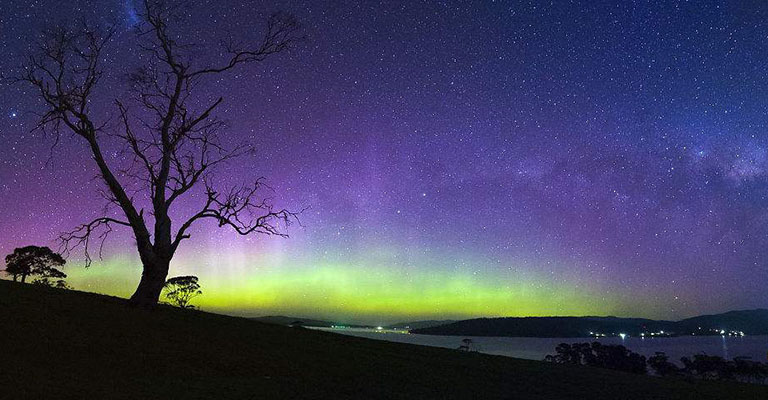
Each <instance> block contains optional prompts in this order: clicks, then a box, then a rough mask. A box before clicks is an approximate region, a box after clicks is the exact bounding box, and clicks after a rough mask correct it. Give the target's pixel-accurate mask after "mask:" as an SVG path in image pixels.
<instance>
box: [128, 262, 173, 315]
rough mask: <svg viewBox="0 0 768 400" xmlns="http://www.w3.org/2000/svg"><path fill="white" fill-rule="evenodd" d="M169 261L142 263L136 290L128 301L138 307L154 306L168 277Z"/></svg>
mask: <svg viewBox="0 0 768 400" xmlns="http://www.w3.org/2000/svg"><path fill="white" fill-rule="evenodd" d="M169 264H170V261H159V262H153V263H146V262H145V263H144V270H143V271H142V273H141V281H140V282H139V287H137V288H136V292H134V293H133V296H131V299H130V303H131V304H132V305H134V306H139V307H154V306H155V305H157V302H158V300H159V299H160V292H162V291H163V286H164V285H165V279H166V278H167V277H168V266H169Z"/></svg>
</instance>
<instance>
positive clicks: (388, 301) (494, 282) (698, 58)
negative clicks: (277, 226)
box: [0, 0, 768, 323]
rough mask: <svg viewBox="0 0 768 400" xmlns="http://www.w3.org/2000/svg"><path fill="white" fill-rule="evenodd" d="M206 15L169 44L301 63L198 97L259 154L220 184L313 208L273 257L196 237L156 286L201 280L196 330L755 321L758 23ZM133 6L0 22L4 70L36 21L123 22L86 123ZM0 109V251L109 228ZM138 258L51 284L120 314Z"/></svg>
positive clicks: (624, 10) (62, 151) (76, 270)
mask: <svg viewBox="0 0 768 400" xmlns="http://www.w3.org/2000/svg"><path fill="white" fill-rule="evenodd" d="M198 3H199V6H196V7H193V8H191V9H190V10H189V11H188V13H189V15H190V16H189V19H188V21H187V23H186V24H185V26H184V27H183V28H181V29H179V30H178V32H179V33H180V34H182V35H183V36H182V37H184V38H185V41H189V42H193V43H197V44H198V47H199V57H200V59H202V60H213V59H217V56H219V55H220V54H219V52H218V50H217V47H216V44H217V43H218V40H219V39H220V38H221V37H222V35H226V34H227V33H231V34H233V35H235V36H236V37H239V38H257V37H258V33H259V29H260V28H261V27H263V24H261V22H262V21H263V20H264V17H265V16H266V15H268V14H269V13H270V12H272V11H275V10H284V11H288V12H291V13H293V14H295V15H296V16H297V17H298V18H299V20H300V22H301V23H302V25H303V29H304V33H305V34H306V36H307V39H306V40H305V41H304V42H303V43H301V44H300V45H299V46H298V47H297V48H296V49H294V50H292V51H291V52H290V53H283V54H279V55H277V56H275V57H274V58H271V59H269V60H268V61H266V62H264V63H262V64H259V65H249V66H246V67H245V68H241V69H240V70H238V71H236V72H234V73H231V74H226V75H222V76H221V77H220V78H221V79H220V80H219V81H214V82H210V83H209V84H207V85H203V86H201V87H200V89H199V91H198V94H199V95H200V104H201V105H202V104H205V101H206V100H207V99H208V98H210V97H212V96H219V95H222V96H224V97H225V103H224V105H223V106H222V108H221V109H220V113H219V116H220V117H221V118H223V119H224V120H226V121H227V122H228V124H229V128H228V129H227V130H226V131H225V135H228V137H231V138H235V139H248V140H250V141H251V142H253V143H254V144H256V145H257V148H258V150H259V151H258V153H257V155H256V156H254V157H251V158H249V159H245V160H241V161H239V162H235V163H232V164H230V165H227V166H226V167H225V168H222V169H221V170H220V171H219V174H220V176H222V178H223V179H226V180H227V181H228V182H232V183H238V182H250V181H252V180H253V179H254V178H255V177H258V176H261V175H263V176H266V177H267V178H268V180H269V183H270V184H271V185H272V186H273V187H274V188H275V190H276V193H275V203H276V204H278V205H280V206H287V207H292V208H293V209H300V208H302V207H305V206H309V207H311V208H310V209H309V210H308V211H306V212H305V213H304V214H303V215H302V224H303V225H304V226H303V227H299V226H296V225H294V226H292V227H290V229H289V231H288V233H289V234H290V235H291V237H290V238H289V239H281V238H273V237H257V236H252V237H247V238H243V237H239V236H237V235H236V234H234V233H232V232H230V231H228V230H225V229H218V228H217V227H216V226H215V224H214V223H212V222H205V223H203V224H202V225H198V226H197V228H196V230H194V231H193V232H192V239H191V240H189V241H186V242H184V244H183V245H182V248H181V250H180V253H179V254H178V255H177V257H176V259H175V260H174V263H173V264H172V270H171V275H182V274H194V275H197V276H199V277H200V282H201V284H202V286H203V291H204V295H203V296H201V297H200V298H199V299H198V300H197V301H196V302H197V304H199V305H201V306H202V308H203V309H204V310H208V311H218V312H226V313H231V314H238V315H267V314H277V313H280V314H288V315H299V316H305V317H320V318H333V319H336V320H343V321H358V322H369V323H384V322H394V320H408V319H419V318H449V317H450V318H461V317H476V316H523V315H587V314H589V315H595V314H597V315H618V316H638V317H653V318H670V319H677V318H683V317H688V316H692V315H696V314H700V313H710V312H722V311H727V310H730V309H744V308H756V307H768V290H766V288H768V208H767V207H766V206H768V198H767V197H766V196H768V185H767V184H768V134H767V133H766V129H767V128H768V127H767V125H766V123H768V112H767V111H768V107H767V106H768V79H766V78H767V77H768V3H765V2H761V1H751V2H750V1H744V2H717V1H715V2H711V1H695V2H682V1H681V2H657V1H635V2H629V1H620V2H619V1H617V2H604V1H585V2H577V1H571V2H567V1H555V2H552V3H550V2H500V1H496V2H440V3H438V2H432V1H424V2H418V1H403V2H372V1H361V2H349V3H347V4H343V3H342V2H329V3H328V4H322V3H323V2H319V1H311V2H307V3H305V4H300V3H297V2H290V3H286V4H278V3H274V2H266V3H260V2H250V1H223V0H222V1H207V2H198ZM612 3H613V4H612ZM615 3H619V4H615ZM661 3H665V4H661ZM737 3H738V4H737ZM137 5H138V4H133V2H132V1H131V0H124V1H118V0H103V1H92V2H88V1H80V0H77V1H71V2H60V1H53V0H46V1H31V2H28V1H21V0H12V1H10V2H3V7H2V8H0V54H2V55H3V57H2V58H1V59H0V69H2V70H4V71H10V70H11V69H12V68H14V67H16V66H18V65H19V63H20V58H19V56H20V55H21V54H23V53H24V52H25V51H26V50H27V48H28V46H29V43H31V42H32V41H33V39H34V37H35V35H36V32H37V31H38V30H39V29H40V28H41V27H42V26H43V25H44V24H46V23H51V22H55V21H60V20H61V19H62V18H73V17H76V16H79V15H84V16H85V17H86V18H88V19H90V20H95V21H99V22H101V23H116V24H118V26H119V29H118V34H117V35H116V36H115V38H114V39H113V43H112V44H111V46H110V48H109V50H108V54H107V55H106V57H107V59H106V62H107V64H108V73H107V75H106V76H105V78H104V80H103V82H102V86H101V89H100V91H99V92H98V94H97V96H98V99H100V101H98V102H97V103H98V104H94V108H95V109H96V110H99V112H100V115H103V116H104V117H105V118H106V116H108V115H109V114H110V113H112V115H114V110H113V109H112V106H111V101H112V99H114V98H115V97H120V96H123V94H124V92H125V85H124V84H123V79H122V76H124V74H125V73H126V72H127V71H128V70H130V68H131V67H132V66H135V65H136V63H137V62H140V59H139V58H138V53H139V52H138V49H137V48H136V46H135V44H136V42H135V40H134V39H135V36H134V34H133V32H132V29H131V28H132V26H133V25H135V24H136V23H137V22H138V20H137V14H136V9H135V6H137ZM0 93H2V95H1V96H0V254H2V255H5V254H7V253H9V252H11V251H12V250H13V248H15V247H19V246H23V245H28V244H40V245H49V246H52V247H55V246H56V245H57V244H56V241H55V239H56V237H57V236H58V234H59V233H61V232H62V231H65V230H68V229H71V228H73V227H74V226H76V225H77V224H79V223H82V222H86V221H87V220H90V219H92V218H94V217H97V216H100V215H101V214H99V213H100V212H101V209H102V208H103V206H104V201H103V200H102V198H101V197H99V196H98V195H97V189H98V188H99V186H100V184H99V182H98V181H96V180H94V179H93V178H94V176H95V174H96V167H95V164H94V163H93V161H92V160H91V159H90V156H89V154H88V150H87V149H86V147H85V146H84V143H83V141H82V140H80V138H74V137H70V136H64V137H63V138H62V141H61V143H60V144H59V145H58V146H57V147H55V148H53V149H52V150H51V146H52V144H53V139H52V138H51V137H44V136H42V135H40V134H37V133H35V134H31V133H30V129H31V128H32V127H33V126H34V123H35V122H36V116H35V112H39V111H40V110H41V103H39V102H38V101H37V100H36V97H35V95H34V93H33V92H32V91H31V90H29V88H27V87H24V86H8V85H5V86H0ZM111 154H112V159H111V160H110V162H112V163H114V164H115V165H119V164H120V163H121V161H122V160H121V157H120V156H119V155H118V154H117V152H116V151H113V152H112V153H111ZM195 200H199V198H198V199H191V200H190V201H189V202H187V203H183V206H182V207H181V208H180V209H178V210H177V212H178V213H179V215H185V213H191V212H193V211H194V210H196V209H197V208H198V207H199V204H198V203H196V202H195ZM132 244H133V242H132V238H131V235H130V233H129V232H127V231H122V232H121V233H120V234H117V235H114V236H112V237H111V238H110V239H109V241H108V242H107V246H106V248H105V252H104V259H103V260H97V261H96V262H94V265H93V266H91V267H90V268H88V269H85V268H83V267H82V266H81V265H82V262H81V261H79V260H80V258H81V256H80V255H78V254H77V253H76V254H74V255H73V256H72V257H71V258H70V260H69V264H68V266H67V267H66V270H65V271H66V272H67V273H68V274H69V275H70V279H69V282H70V283H71V284H72V285H73V286H74V287H75V288H77V289H80V290H88V291H97V292H102V293H109V294H115V295H121V296H128V295H130V294H131V293H132V291H133V290H134V289H135V287H136V284H137V283H138V279H139V277H140V263H139V261H138V256H137V254H136V251H135V249H134V248H132V247H131V246H132Z"/></svg>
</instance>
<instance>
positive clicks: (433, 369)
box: [0, 281, 768, 400]
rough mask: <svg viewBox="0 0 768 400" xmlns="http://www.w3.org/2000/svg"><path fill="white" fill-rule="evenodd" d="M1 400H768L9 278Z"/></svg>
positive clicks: (1, 323)
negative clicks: (135, 302)
mask: <svg viewBox="0 0 768 400" xmlns="http://www.w3.org/2000/svg"><path fill="white" fill-rule="evenodd" d="M0 337H2V338H3V344H2V345H0V374H1V375H2V376H3V380H4V381H5V382H7V383H8V384H5V385H3V386H2V387H0V398H2V399H6V398H8V399H19V398H27V399H46V398H56V399H85V398H93V399H106V398H109V399H139V398H140V399H161V398H162V399H181V398H183V399H198V398H200V399H203V398H206V399H213V398H215V399H254V398H262V399H288V398H291V399H296V398H302V399H303V398H313V399H318V398H333V399H361V398H364V399H384V398H386V399H404V398H409V399H510V398H514V399H548V400H552V399H554V400H556V399H591V400H592V399H611V400H614V399H688V398H695V399H697V400H706V399H724V398H728V399H759V398H768V388H767V387H763V386H758V385H748V384H738V383H729V382H709V381H704V380H692V381H685V380H683V379H676V378H667V379H662V378H658V377H653V376H644V375H635V374H628V373H624V372H620V371H613V370H608V369H599V368H590V367H582V366H573V365H557V364H551V363H545V362H541V361H530V360H520V359H514V358H509V357H502V356H492V355H487V354H480V353H475V352H463V351H457V350H450V349H441V348H433V347H424V346H415V345H409V344H402V343H390V342H384V341H377V340H370V339H364V338H357V337H351V336H343V335H338V334H333V333H328V332H320V331H315V330H311V329H292V328H289V327H286V326H278V325H270V324H263V323H258V322H255V321H251V320H248V319H245V318H235V317H228V316H224V315H217V314H211V313H205V312H201V311H197V310H186V309H179V308H176V307H170V306H158V307H157V308H156V309H153V310H147V309H143V308H131V307H129V306H128V301H127V300H124V299H119V298H114V297H108V296H102V295H96V294H91V293H83V292H76V291H69V290H56V289H52V288H47V287H40V286H35V285H28V284H21V283H14V282H11V281H0Z"/></svg>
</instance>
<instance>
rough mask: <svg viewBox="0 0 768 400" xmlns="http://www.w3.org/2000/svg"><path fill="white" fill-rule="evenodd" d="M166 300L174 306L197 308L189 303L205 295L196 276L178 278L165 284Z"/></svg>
mask: <svg viewBox="0 0 768 400" xmlns="http://www.w3.org/2000/svg"><path fill="white" fill-rule="evenodd" d="M164 289H165V290H166V292H165V298H166V299H168V302H169V303H171V304H173V305H174V306H177V307H181V308H195V306H193V305H191V304H189V302H190V301H191V300H192V299H193V298H195V297H197V296H199V295H201V294H203V292H202V291H201V290H200V284H198V283H197V277H196V276H176V277H173V278H171V279H168V280H167V281H166V282H165V286H164Z"/></svg>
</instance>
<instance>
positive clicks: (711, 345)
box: [313, 328, 768, 362]
mask: <svg viewBox="0 0 768 400" xmlns="http://www.w3.org/2000/svg"><path fill="white" fill-rule="evenodd" d="M313 329H320V330H324V331H328V332H335V333H340V334H343V335H352V336H360V337H366V338H370V339H379V340H387V341H391V342H400V343H411V344H419V345H424V346H435V347H445V348H449V349H455V348H457V347H459V345H461V340H462V339H464V338H465V336H434V335H413V334H408V333H405V332H403V331H390V330H375V329H357V328H346V329H338V328H337V329H332V328H313ZM471 338H472V341H473V343H474V345H475V346H476V349H477V350H478V351H480V352H483V353H488V354H496V355H503V356H509V357H517V358H527V359H530V360H542V359H544V356H546V355H547V354H552V353H554V350H555V346H557V345H558V344H559V343H563V342H565V343H576V342H592V341H598V342H600V343H605V344H621V345H624V346H626V347H627V348H628V349H630V350H632V351H634V352H637V353H640V354H642V355H645V356H646V357H648V356H652V355H653V354H654V353H655V352H657V351H663V352H665V353H667V355H668V356H669V358H670V360H671V361H676V362H677V361H679V360H680V357H686V356H687V357H690V356H692V355H694V354H699V353H706V354H709V355H713V356H720V357H724V358H729V359H730V358H732V357H751V358H752V360H755V361H762V362H765V361H766V360H768V358H767V357H768V336H744V337H729V336H725V337H723V336H680V337H668V338H650V337H649V338H639V337H627V338H625V339H621V338H619V337H605V338H600V339H593V338H516V337H479V336H473V337H471Z"/></svg>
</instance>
